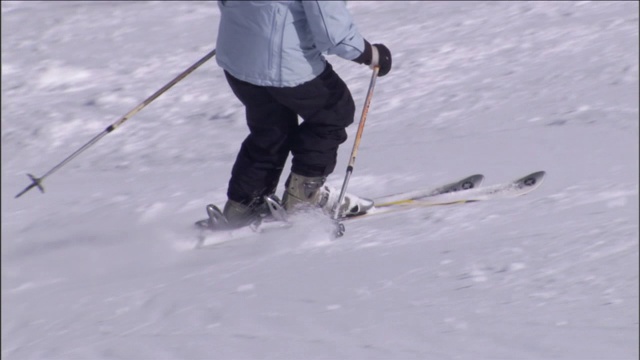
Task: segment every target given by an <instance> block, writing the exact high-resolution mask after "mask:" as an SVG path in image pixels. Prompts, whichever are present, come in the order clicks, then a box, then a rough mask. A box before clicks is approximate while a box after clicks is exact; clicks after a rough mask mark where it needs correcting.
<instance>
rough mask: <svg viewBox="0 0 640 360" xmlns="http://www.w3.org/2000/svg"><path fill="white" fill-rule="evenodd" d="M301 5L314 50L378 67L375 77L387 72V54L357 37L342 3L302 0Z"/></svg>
mask: <svg viewBox="0 0 640 360" xmlns="http://www.w3.org/2000/svg"><path fill="white" fill-rule="evenodd" d="M302 6H303V8H304V11H305V14H306V15H307V22H308V23H309V27H310V28H311V32H312V34H313V38H314V41H315V45H316V48H317V49H318V50H320V51H321V52H326V53H327V54H332V55H338V56H340V57H342V58H344V59H347V60H352V61H355V62H357V63H359V64H365V65H370V66H372V67H373V66H379V67H380V72H379V76H384V75H386V74H387V73H388V72H389V71H390V70H391V52H390V51H389V49H388V48H387V47H386V46H384V45H382V44H374V45H371V44H369V42H368V41H367V40H365V39H364V37H362V35H360V32H358V29H357V28H356V26H355V24H354V23H353V19H352V18H351V14H350V13H349V10H347V6H346V2H345V1H308V0H303V1H302Z"/></svg>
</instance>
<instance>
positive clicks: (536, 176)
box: [515, 171, 546, 186]
mask: <svg viewBox="0 0 640 360" xmlns="http://www.w3.org/2000/svg"><path fill="white" fill-rule="evenodd" d="M545 175H546V172H545V171H536V172H533V173H531V174H529V175H527V176H524V177H522V178H520V179H518V180H516V181H515V182H516V183H519V184H524V185H525V186H540V184H542V180H543V179H544V176H545Z"/></svg>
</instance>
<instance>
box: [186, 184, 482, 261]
mask: <svg viewBox="0 0 640 360" xmlns="http://www.w3.org/2000/svg"><path fill="white" fill-rule="evenodd" d="M483 181H484V176H483V175H481V174H475V175H471V176H467V177H465V178H462V179H460V180H458V181H454V182H451V183H448V184H444V185H441V186H438V187H435V188H433V187H432V188H428V189H426V190H417V191H411V192H404V193H397V194H392V195H387V196H384V197H380V198H378V199H376V200H375V201H374V203H375V205H374V209H376V208H383V207H391V206H395V205H402V204H406V203H409V202H411V201H418V200H421V199H426V198H430V197H433V196H437V195H442V194H448V193H453V192H457V191H462V190H470V189H475V188H478V187H479V186H481V185H482V182H483ZM266 201H267V204H268V206H269V211H270V213H271V217H270V218H265V219H263V220H262V221H259V222H256V223H254V224H251V225H249V226H245V227H243V228H239V229H230V228H229V227H228V225H227V224H226V220H225V219H224V216H223V215H222V211H220V209H219V208H218V207H217V206H215V205H213V204H209V205H207V207H206V209H207V215H208V217H207V218H206V219H202V220H199V221H196V222H195V224H194V225H195V226H196V228H197V230H198V231H199V233H198V237H197V238H198V241H197V243H196V246H195V247H196V248H202V247H205V246H210V245H215V244H221V243H224V242H227V241H229V240H231V239H235V238H238V237H245V236H247V235H250V234H253V233H263V232H268V231H272V230H274V229H282V228H289V227H291V223H289V222H288V221H287V219H286V213H285V211H284V209H283V208H282V206H281V205H280V204H279V201H278V199H277V198H271V197H268V198H266ZM367 214H368V213H366V214H362V215H357V216H351V217H348V218H346V219H352V218H359V217H362V216H365V215H367Z"/></svg>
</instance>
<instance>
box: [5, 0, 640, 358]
mask: <svg viewBox="0 0 640 360" xmlns="http://www.w3.org/2000/svg"><path fill="white" fill-rule="evenodd" d="M348 6H349V8H350V9H351V11H352V13H353V16H354V18H355V20H356V24H357V25H358V27H359V29H360V31H361V32H362V33H363V34H364V36H366V37H367V39H368V40H369V41H372V42H374V43H385V44H386V45H388V46H389V48H390V49H391V51H392V53H393V56H394V68H393V71H392V72H391V73H390V74H389V75H388V76H387V77H384V78H380V80H379V83H378V85H377V86H376V92H375V94H374V98H373V102H372V106H371V111H370V112H369V118H368V120H367V126H366V128H365V133H364V137H363V140H362V144H361V147H360V151H359V155H358V160H357V164H356V167H355V172H354V175H353V178H352V179H351V181H350V184H349V191H351V192H354V193H357V194H361V195H363V196H368V197H372V198H375V197H378V196H382V195H386V194H389V193H396V192H399V191H410V190H415V189H419V188H423V187H429V186H437V185H440V184H442V183H446V182H449V181H451V180H454V179H457V178H460V177H462V176H466V175H470V174H473V173H483V174H484V175H485V176H486V179H485V184H492V183H498V182H502V181H507V180H511V179H515V178H516V177H519V176H521V175H524V174H526V173H529V172H532V171H536V170H545V171H547V177H546V178H545V182H544V184H543V185H542V186H541V188H540V189H538V190H536V191H534V192H532V193H531V194H528V195H526V196H523V197H521V198H518V199H506V200H499V201H498V200H497V201H491V202H478V203H471V204H464V205H454V206H444V207H426V208H420V209H412V210H408V211H404V212H396V213H390V214H386V215H379V216H378V215H377V216H372V217H370V218H363V219H360V220H356V221H353V222H351V221H349V222H346V223H345V225H346V227H347V232H346V234H345V236H344V237H343V238H341V239H340V240H338V241H330V240H329V239H328V234H329V222H328V220H326V219H324V218H322V217H321V216H318V215H317V214H301V215H299V216H297V217H296V222H295V224H294V226H293V228H291V229H289V230H287V231H272V232H267V233H264V234H260V235H256V234H252V233H251V232H250V231H238V232H237V234H235V237H234V238H233V239H232V240H230V241H226V242H223V243H220V244H217V245H213V246H210V247H206V248H203V249H200V250H195V251H192V250H191V248H192V246H193V245H195V238H196V233H195V232H194V231H193V229H192V228H191V224H192V223H193V222H194V221H195V220H198V219H199V218H201V217H203V216H205V211H204V207H205V205H206V204H207V203H215V204H219V205H222V204H223V202H224V200H225V192H226V185H227V181H228V176H229V174H230V170H231V166H232V163H233V160H234V159H235V155H236V152H237V150H238V148H239V146H240V143H241V141H242V139H243V138H244V136H246V125H245V124H244V113H243V108H242V106H241V104H240V103H239V102H238V101H237V100H236V99H235V98H234V96H233V94H232V93H231V91H230V90H229V89H228V85H227V84H226V83H225V80H224V76H223V74H222V71H221V69H220V68H218V67H217V66H216V65H215V62H214V61H213V60H212V61H210V62H209V63H207V64H205V65H203V66H202V67H201V68H200V69H198V70H197V71H196V72H194V73H193V74H192V75H190V76H189V77H187V78H186V79H185V80H183V81H182V82H181V83H179V84H178V85H176V86H175V87H174V88H172V89H171V90H169V91H168V92H167V93H166V94H164V95H162V96H161V97H160V98H159V99H157V100H156V101H155V102H153V103H152V104H151V105H149V106H148V107H147V108H145V109H144V110H143V111H141V112H140V113H139V114H137V115H136V116H135V117H133V118H132V119H130V120H129V121H128V122H127V123H125V124H124V125H123V126H122V128H119V129H118V130H117V131H114V132H113V133H112V134H109V135H108V136H107V137H105V138H104V139H103V140H101V142H100V143H98V144H97V145H95V146H94V147H92V148H91V149H90V150H89V151H87V152H86V153H84V154H83V155H81V156H80V157H78V158H77V159H75V160H74V161H73V162H71V163H69V164H68V165H66V166H65V167H64V168H63V169H61V170H60V171H59V172H57V173H55V174H54V175H52V176H51V177H50V178H47V179H46V181H45V182H44V186H45V188H46V193H45V194H44V195H42V194H39V193H37V191H36V190H33V191H31V192H29V193H27V194H26V195H24V196H23V197H22V198H20V199H18V200H16V199H14V198H13V196H14V195H15V194H16V193H18V192H19V191H20V190H21V189H23V188H24V187H25V186H26V185H28V180H27V178H26V177H25V176H24V174H25V173H33V174H34V175H36V176H41V175H42V174H43V173H44V172H45V171H47V170H48V169H50V168H51V167H53V166H54V165H55V164H57V163H58V162H59V161H61V160H63V159H64V158H65V157H66V156H68V155H69V154H71V153H72V152H73V151H75V150H76V149H77V148H79V147H80V146H82V145H83V144H84V143H86V142H87V141H88V140H90V138H91V137H93V136H95V135H96V134H98V133H99V132H100V131H102V130H103V129H105V128H106V127H107V126H108V125H110V124H111V123H113V122H114V121H116V120H117V119H118V118H119V117H120V116H122V115H123V114H125V113H126V112H128V111H129V110H131V108H133V107H134V106H136V105H137V104H138V103H139V102H141V101H142V100H144V98H146V97H147V96H149V95H150V94H152V93H153V92H154V91H156V90H157V89H159V88H160V87H161V86H163V85H164V84H165V83H166V82H168V81H169V80H171V79H172V78H173V77H174V76H176V75H177V74H178V73H179V72H181V71H182V70H183V69H185V68H186V67H188V66H189V65H191V64H192V63H194V62H195V61H197V60H198V59H199V58H201V57H202V56H204V55H205V54H206V53H207V52H208V51H210V50H211V48H212V47H214V46H215V38H216V31H217V24H218V17H219V13H218V10H217V5H216V4H215V3H213V2H201V1H190V2H161V1H128V2H112V1H105V2H88V1H77V2H76V1H74V2H69V1H61V2H20V1H3V2H2V7H1V9H2V44H3V47H2V100H3V101H2V142H1V146H2V193H3V196H2V200H1V201H2V358H3V359H7V360H10V359H20V360H22V359H141V358H144V359H153V358H157V359H202V358H207V359H258V358H260V359H295V358H304V359H497V358H512V359H516V358H517V359H635V358H638V356H639V353H638V348H637V342H638V337H639V331H638V315H639V312H638V291H639V286H638V271H639V266H638V236H639V231H638V207H639V202H638V191H639V187H638V171H639V169H638V151H639V149H638V134H639V132H638V123H639V121H638V98H639V96H638V95H639V94H638V83H639V82H638V57H639V54H638V3H637V2H613V1H611V2H590V1H575V2H421V1H406V2H368V1H362V2H360V1H358V2H349V3H348ZM389 29H392V31H389ZM329 60H330V61H331V62H332V64H333V65H334V68H335V69H336V71H337V72H338V73H339V74H340V75H341V76H342V77H343V78H344V80H345V82H346V83H347V84H348V85H349V87H350V89H351V91H352V93H353V96H354V99H355V101H356V104H358V109H357V114H358V115H359V112H360V111H361V108H360V107H361V106H362V102H363V101H364V96H365V92H366V90H367V85H368V78H369V75H368V74H369V71H368V69H366V68H364V67H359V66H358V65H355V64H353V63H351V62H349V61H345V60H341V59H338V58H335V57H329ZM356 121H357V119H356ZM356 128H357V126H356V124H354V125H353V126H351V127H350V128H349V129H348V132H349V135H350V138H349V140H348V141H347V143H345V144H344V145H343V147H342V148H341V151H340V154H339V159H338V167H337V168H336V171H335V173H334V174H333V175H332V176H331V177H330V178H329V180H328V181H329V183H330V184H332V185H334V186H337V187H339V186H340V185H341V183H342V180H343V176H344V166H346V163H347V161H348V156H349V151H350V149H351V146H352V140H353V136H354V135H355V132H356ZM284 176H286V174H284V175H283V177H284ZM210 240H212V241H215V239H210Z"/></svg>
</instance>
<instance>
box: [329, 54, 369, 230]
mask: <svg viewBox="0 0 640 360" xmlns="http://www.w3.org/2000/svg"><path fill="white" fill-rule="evenodd" d="M379 70H380V68H379V67H377V66H376V67H374V68H373V73H372V74H371V82H370V83H369V91H368V92H367V97H366V99H365V101H364V106H363V108H362V115H361V116H360V123H359V124H358V131H357V132H356V138H355V140H354V142H353V149H352V150H351V157H350V158H349V165H347V174H346V175H345V177H344V181H343V182H342V189H341V190H340V197H339V198H338V203H337V204H336V207H335V209H334V212H333V220H334V221H336V222H337V221H338V219H340V208H341V205H342V201H343V200H344V197H345V195H346V193H347V186H348V185H349V180H350V179H351V174H352V173H353V166H354V165H355V163H356V156H357V155H358V148H359V147H360V141H361V140H362V133H363V132H364V124H365V122H366V120H367V114H368V113H369V106H370V105H371V98H372V97H373V89H374V88H375V86H376V79H377V77H378V71H379ZM338 225H339V227H340V228H341V227H342V225H341V224H338ZM338 235H342V234H341V230H339V233H338Z"/></svg>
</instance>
